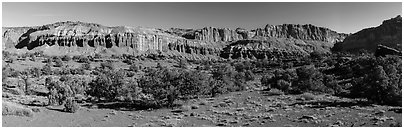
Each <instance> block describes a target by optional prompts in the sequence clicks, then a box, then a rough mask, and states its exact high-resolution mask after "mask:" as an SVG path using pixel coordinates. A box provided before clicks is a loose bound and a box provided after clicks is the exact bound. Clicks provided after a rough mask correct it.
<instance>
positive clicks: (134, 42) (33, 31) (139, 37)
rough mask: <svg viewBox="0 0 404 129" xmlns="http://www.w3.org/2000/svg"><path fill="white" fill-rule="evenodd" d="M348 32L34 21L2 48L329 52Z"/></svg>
mask: <svg viewBox="0 0 404 129" xmlns="http://www.w3.org/2000/svg"><path fill="white" fill-rule="evenodd" d="M345 36H347V35H346V34H341V33H337V32H335V31H332V30H330V29H327V28H322V27H316V26H313V25H292V24H283V25H277V26H273V25H266V26H265V27H264V28H258V29H255V30H246V29H242V28H237V29H235V30H231V29H228V28H214V27H205V28H202V29H180V28H171V29H169V30H165V31H163V30H161V29H152V28H142V27H127V26H117V27H107V26H103V25H99V24H94V23H83V22H71V21H68V22H57V23H54V24H47V25H43V26H35V27H13V28H10V27H3V49H12V48H14V49H27V50H33V49H34V50H35V49H36V48H41V47H43V46H51V48H55V47H56V48H67V49H69V52H68V53H71V52H72V51H77V50H80V51H91V50H90V48H94V49H114V48H119V50H116V51H120V52H121V53H122V52H123V53H125V52H126V53H129V54H133V53H147V52H149V51H156V52H159V53H173V52H174V53H180V55H181V53H183V54H191V55H202V56H204V55H209V56H216V57H218V56H219V55H220V56H222V57H225V58H267V57H272V56H274V55H277V56H280V57H283V56H289V55H299V54H300V55H307V54H308V53H309V52H311V51H322V52H328V51H329V48H331V47H332V46H333V45H334V43H335V42H340V41H342V40H343V39H344V38H345ZM46 48H49V47H46ZM79 48H80V49H79ZM81 48H85V49H81ZM129 50H130V51H129ZM56 52H57V51H56ZM279 53H282V54H279ZM81 54H83V53H81Z"/></svg>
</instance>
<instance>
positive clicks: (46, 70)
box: [41, 64, 52, 75]
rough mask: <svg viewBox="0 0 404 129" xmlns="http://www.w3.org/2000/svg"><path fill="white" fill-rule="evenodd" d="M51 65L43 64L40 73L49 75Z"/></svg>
mask: <svg viewBox="0 0 404 129" xmlns="http://www.w3.org/2000/svg"><path fill="white" fill-rule="evenodd" d="M51 67H52V66H51V65H49V64H45V65H44V66H43V67H42V69H41V71H42V74H43V75H51V74H52V68H51Z"/></svg>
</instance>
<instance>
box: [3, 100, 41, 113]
mask: <svg viewBox="0 0 404 129" xmlns="http://www.w3.org/2000/svg"><path fill="white" fill-rule="evenodd" d="M2 115H3V116H4V115H15V116H27V117H33V116H34V113H33V112H32V110H31V109H29V108H26V107H23V106H22V105H18V104H16V103H12V102H7V101H3V103H2Z"/></svg>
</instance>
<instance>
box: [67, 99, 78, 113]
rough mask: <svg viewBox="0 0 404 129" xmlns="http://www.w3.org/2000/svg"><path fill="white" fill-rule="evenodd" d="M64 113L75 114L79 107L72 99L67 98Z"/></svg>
mask: <svg viewBox="0 0 404 129" xmlns="http://www.w3.org/2000/svg"><path fill="white" fill-rule="evenodd" d="M64 106H65V108H64V111H65V112H70V113H75V112H76V111H77V110H78V109H79V105H78V104H77V102H76V101H75V100H73V98H72V97H69V98H67V100H66V103H65V105H64Z"/></svg>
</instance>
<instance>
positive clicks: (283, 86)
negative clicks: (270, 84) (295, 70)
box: [275, 79, 292, 92]
mask: <svg viewBox="0 0 404 129" xmlns="http://www.w3.org/2000/svg"><path fill="white" fill-rule="evenodd" d="M275 87H277V88H279V89H280V90H282V91H285V92H288V91H289V90H291V87H292V83H291V82H288V81H285V80H283V79H280V80H278V81H277V83H276V86H275Z"/></svg>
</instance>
